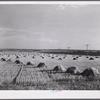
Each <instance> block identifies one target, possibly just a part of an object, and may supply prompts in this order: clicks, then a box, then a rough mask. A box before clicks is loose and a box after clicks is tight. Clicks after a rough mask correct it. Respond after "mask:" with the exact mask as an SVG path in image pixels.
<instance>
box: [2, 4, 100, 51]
mask: <svg viewBox="0 0 100 100" xmlns="http://www.w3.org/2000/svg"><path fill="white" fill-rule="evenodd" d="M86 44H89V49H93V50H95V49H98V50H100V5H76V4H71V5H67V4H50V5H49V4H30V5H27V4H26V5H25V4H20V5H0V48H17V49H58V48H59V49H67V48H68V47H70V48H72V49H86Z"/></svg>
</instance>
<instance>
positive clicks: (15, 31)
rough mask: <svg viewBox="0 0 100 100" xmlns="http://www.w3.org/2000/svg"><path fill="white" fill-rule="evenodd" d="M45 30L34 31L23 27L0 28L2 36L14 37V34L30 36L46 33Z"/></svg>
mask: <svg viewBox="0 0 100 100" xmlns="http://www.w3.org/2000/svg"><path fill="white" fill-rule="evenodd" d="M44 34H45V33H44V32H32V31H29V30H22V29H11V28H0V36H1V37H12V36H24V37H25V36H26V37H27V36H29V37H32V36H33V35H44Z"/></svg>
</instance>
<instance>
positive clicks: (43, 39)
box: [37, 37, 58, 43]
mask: <svg viewBox="0 0 100 100" xmlns="http://www.w3.org/2000/svg"><path fill="white" fill-rule="evenodd" d="M37 40H39V41H42V42H49V43H58V41H57V40H54V39H50V38H47V37H42V38H39V39H37Z"/></svg>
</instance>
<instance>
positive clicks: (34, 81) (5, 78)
mask: <svg viewBox="0 0 100 100" xmlns="http://www.w3.org/2000/svg"><path fill="white" fill-rule="evenodd" d="M40 63H42V65H41V64H40ZM39 64H40V65H41V66H40V67H38V66H39ZM59 65H61V66H63V68H65V70H67V69H68V68H69V67H72V66H74V67H76V68H77V69H78V71H79V72H80V73H82V72H83V71H84V70H85V69H86V68H96V69H97V70H98V72H100V57H99V56H88V57H87V56H85V55H84V56H83V55H68V54H49V53H40V52H18V51H16V52H9V51H6V52H0V89H1V90H99V89H100V75H99V74H98V75H95V78H93V79H92V80H90V79H88V78H86V77H83V76H82V75H71V74H68V73H66V72H63V71H62V72H61V71H60V72H59V71H53V69H54V68H55V66H59Z"/></svg>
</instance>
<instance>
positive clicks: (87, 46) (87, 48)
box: [86, 44, 89, 56]
mask: <svg viewBox="0 0 100 100" xmlns="http://www.w3.org/2000/svg"><path fill="white" fill-rule="evenodd" d="M88 50H89V44H86V51H87V56H88V52H89V51H88Z"/></svg>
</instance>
